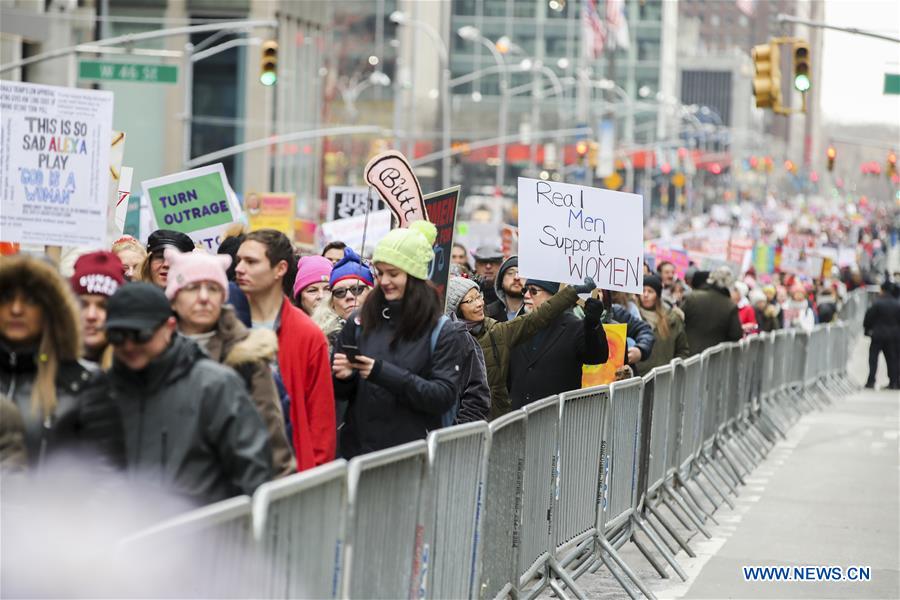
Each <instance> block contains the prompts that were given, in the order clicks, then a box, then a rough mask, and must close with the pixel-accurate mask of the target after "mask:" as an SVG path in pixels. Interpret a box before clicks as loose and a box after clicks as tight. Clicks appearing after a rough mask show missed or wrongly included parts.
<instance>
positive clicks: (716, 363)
mask: <svg viewBox="0 0 900 600" xmlns="http://www.w3.org/2000/svg"><path fill="white" fill-rule="evenodd" d="M701 356H702V357H703V358H704V363H705V368H704V369H703V371H704V374H705V378H704V379H705V383H706V387H705V390H704V392H703V395H702V398H703V430H702V433H701V436H702V439H703V444H704V445H707V444H711V443H712V441H713V438H714V437H715V435H716V432H717V431H718V430H719V423H720V422H721V419H720V414H719V405H720V402H721V398H722V396H723V395H724V390H725V386H726V385H727V377H728V364H727V362H726V357H725V344H719V345H717V346H713V347H712V348H707V349H706V350H704V351H703V353H702V354H701Z"/></svg>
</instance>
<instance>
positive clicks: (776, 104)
mask: <svg viewBox="0 0 900 600" xmlns="http://www.w3.org/2000/svg"><path fill="white" fill-rule="evenodd" d="M780 56H781V54H780V52H779V50H778V45H777V44H760V45H759V46H754V47H753V67H754V69H755V73H756V74H755V75H754V77H753V95H754V96H756V108H773V109H776V110H777V109H779V108H781V68H780V66H779V58H780Z"/></svg>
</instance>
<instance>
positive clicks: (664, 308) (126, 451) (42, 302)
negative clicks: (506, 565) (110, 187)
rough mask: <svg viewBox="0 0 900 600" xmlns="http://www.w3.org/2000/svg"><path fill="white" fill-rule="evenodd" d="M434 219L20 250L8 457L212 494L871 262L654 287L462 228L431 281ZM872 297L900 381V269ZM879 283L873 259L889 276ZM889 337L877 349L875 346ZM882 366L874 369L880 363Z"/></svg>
mask: <svg viewBox="0 0 900 600" xmlns="http://www.w3.org/2000/svg"><path fill="white" fill-rule="evenodd" d="M435 236H436V230H435V227H434V226H433V225H432V224H431V223H428V222H427V221H420V222H416V223H413V224H412V225H411V226H410V227H409V228H405V229H394V230H392V231H391V232H390V233H389V234H387V235H386V236H385V237H384V238H383V239H381V240H379V241H378V242H377V245H376V246H375V248H374V252H373V254H372V259H371V261H367V260H364V259H363V258H361V257H360V256H359V254H357V253H356V252H355V251H354V249H352V248H350V247H347V246H345V245H344V244H342V243H340V242H335V243H331V244H329V245H328V246H326V247H325V248H324V249H323V251H322V253H321V254H320V255H312V256H299V255H298V253H297V251H296V250H295V247H294V245H293V244H292V242H291V240H290V239H289V238H288V237H287V236H285V235H284V234H283V233H281V232H278V231H275V230H269V229H266V230H258V231H250V232H247V231H245V230H243V229H242V228H241V227H236V228H234V229H232V230H230V231H229V232H228V234H227V237H226V238H225V239H224V240H222V244H221V246H220V248H219V251H218V254H210V253H207V252H205V251H202V250H197V249H195V247H194V244H193V243H192V241H191V239H190V238H189V237H188V236H186V235H185V234H183V233H179V232H176V231H171V230H158V231H154V232H153V233H151V234H150V235H149V238H148V240H147V244H146V246H144V245H142V244H141V243H140V242H138V241H137V240H136V239H134V238H131V237H128V236H125V237H123V238H122V239H120V240H117V241H116V242H115V244H113V245H112V247H111V248H110V251H106V250H102V251H94V252H88V253H86V254H83V255H81V256H80V257H78V259H77V260H76V261H75V262H74V265H73V266H72V273H71V275H70V276H69V277H68V280H67V279H66V278H64V277H63V275H61V273H60V271H59V270H58V268H57V266H56V265H54V264H53V263H52V262H51V261H50V260H49V259H48V258H46V257H43V256H34V255H28V254H19V255H15V256H7V257H3V258H2V261H0V290H2V292H0V409H2V410H0V414H2V415H3V419H2V432H0V442H2V443H0V446H2V448H0V450H2V466H3V469H4V472H21V471H25V472H33V473H40V472H41V471H42V470H43V469H45V468H47V465H49V464H52V463H53V462H54V461H55V460H58V459H61V458H63V457H72V456H78V457H80V458H82V459H83V460H84V461H85V464H88V465H91V466H92V467H96V468H97V469H100V470H105V471H111V472H124V473H126V474H127V476H128V477H131V478H133V479H135V480H139V481H141V482H142V483H144V484H150V485H155V486H158V487H161V488H163V489H166V490H168V491H169V492H171V493H172V494H174V495H176V496H178V497H180V498H183V499H186V500H187V501H189V502H190V503H193V504H204V503H208V502H212V501H216V500H221V499H224V498H228V497H230V496H234V495H237V494H251V493H252V492H253V491H254V490H255V489H256V488H257V487H258V486H259V485H260V484H262V483H264V482H266V481H270V480H272V479H276V478H280V477H284V476H287V475H289V474H291V473H294V472H297V471H303V470H306V469H309V468H312V467H314V466H317V465H321V464H324V463H326V462H328V461H330V460H332V459H334V458H335V457H345V458H352V457H353V456H357V455H359V454H363V453H367V452H372V451H375V450H380V449H383V448H387V447H390V446H393V445H396V444H401V443H404V442H409V441H413V440H418V439H423V438H425V437H426V436H427V434H428V432H429V431H432V430H434V429H438V428H440V427H446V426H448V425H453V424H458V423H465V422H471V421H478V420H491V419H495V418H497V417H499V416H501V415H503V414H505V413H507V412H509V411H511V410H515V409H518V408H521V407H522V406H525V405H527V404H529V403H531V402H534V401H536V400H539V399H541V398H544V397H546V396H549V395H552V394H557V393H561V392H565V391H568V390H572V389H577V388H579V387H581V381H582V369H583V366H584V365H598V364H603V363H606V362H607V361H608V360H610V358H611V357H610V355H609V344H608V342H607V338H606V333H605V329H604V325H605V324H614V323H621V324H624V325H625V326H626V335H627V347H626V349H625V355H624V365H623V366H622V367H621V368H620V369H619V371H617V373H616V377H617V378H619V379H623V378H628V377H631V376H636V375H638V376H639V375H644V374H647V373H649V372H650V371H651V370H652V369H653V368H654V367H657V366H660V365H664V364H666V363H668V362H669V361H671V360H672V359H674V358H687V357H689V356H692V355H695V354H699V353H700V352H702V351H703V350H705V349H706V348H710V347H712V346H715V345H716V344H718V343H720V342H726V341H737V340H739V339H741V338H742V337H744V336H748V335H755V334H757V333H763V332H771V331H775V330H778V329H783V328H796V329H798V330H802V331H810V330H811V329H812V328H813V327H814V325H815V324H816V323H826V322H831V321H833V320H835V319H836V318H837V314H838V313H839V311H840V308H841V305H842V303H843V302H844V300H845V299H846V297H847V293H848V290H850V289H853V288H854V287H858V286H859V285H863V284H865V283H866V282H867V279H866V278H867V277H869V275H870V274H869V273H866V274H865V277H864V276H863V273H861V272H860V271H859V270H852V271H851V270H845V271H844V272H840V271H838V270H836V271H835V272H834V274H833V276H832V277H824V278H823V277H816V278H805V277H803V276H801V275H798V274H792V273H776V274H775V275H774V276H765V277H757V275H756V273H755V272H754V270H753V269H750V270H748V271H747V272H746V273H744V274H743V277H741V278H740V279H736V277H735V275H734V274H733V273H732V272H731V270H730V269H729V268H728V267H719V268H716V269H714V270H713V271H711V272H707V271H703V270H699V269H697V268H696V266H694V265H691V266H690V267H689V268H688V269H687V270H686V271H685V272H684V273H679V272H678V271H677V269H676V268H675V266H674V265H672V264H671V263H668V262H661V263H660V264H658V265H656V268H655V269H652V270H651V269H650V267H649V266H648V265H647V264H645V273H644V279H643V292H642V293H641V294H640V295H628V294H621V293H615V294H610V293H609V292H608V291H601V290H598V289H596V286H595V284H594V282H593V281H591V280H585V282H584V284H583V285H579V286H566V285H561V284H560V283H558V282H552V281H543V280H537V279H528V278H523V277H520V275H519V263H518V257H517V256H515V255H513V256H504V254H503V253H502V252H501V251H500V250H499V249H498V248H495V247H491V246H483V247H480V248H478V249H476V250H475V251H474V252H469V251H468V250H467V249H466V248H465V247H463V246H462V245H460V244H456V245H455V246H454V248H453V252H452V254H451V259H452V263H453V265H452V268H451V276H450V279H449V281H448V283H447V287H446V298H441V297H440V295H439V294H438V292H437V289H436V287H435V286H434V285H433V284H432V283H431V282H430V281H429V278H428V273H429V263H430V261H431V260H432V259H433V257H434V253H433V250H432V247H433V244H434V241H435ZM897 275H900V274H896V275H895V276H894V277H891V276H890V275H888V276H887V277H884V283H883V285H882V292H881V295H880V297H879V298H878V300H877V301H876V302H875V303H874V304H873V305H872V307H871V308H870V310H869V314H867V315H866V322H865V328H866V332H867V334H868V335H870V336H871V338H872V344H871V351H870V352H874V357H875V361H876V364H877V359H878V353H880V352H883V353H884V354H885V357H886V359H887V361H888V365H889V376H890V386H891V387H892V388H900V381H898V370H900V369H898V365H900V302H898V300H897V294H898V291H900V290H898V287H897V286H895V285H894V284H893V283H891V279H894V280H895V281H896V280H900V277H897ZM869 282H870V283H871V281H869ZM870 358H871V356H870ZM869 385H870V386H871V385H874V375H871V376H870V380H869Z"/></svg>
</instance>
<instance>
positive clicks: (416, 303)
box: [333, 221, 468, 458]
mask: <svg viewBox="0 0 900 600" xmlns="http://www.w3.org/2000/svg"><path fill="white" fill-rule="evenodd" d="M436 236H437V230H436V229H435V227H434V225H432V224H431V223H429V222H427V221H416V222H414V223H412V224H411V225H410V226H409V228H408V229H394V230H392V231H391V232H390V233H388V234H387V235H386V236H385V237H384V238H382V240H381V241H380V242H378V245H377V246H376V247H375V252H374V253H373V262H374V264H375V268H376V270H377V279H378V286H377V287H376V288H375V289H374V290H372V292H371V293H370V294H369V297H368V298H366V302H365V304H363V307H362V310H361V311H359V313H358V314H355V315H353V316H352V317H351V318H350V319H349V320H348V321H347V325H346V326H345V327H344V329H343V330H342V332H341V335H340V336H339V337H338V341H337V344H336V346H335V349H334V350H335V354H334V365H333V372H334V377H335V384H336V386H337V391H338V393H339V394H341V395H344V396H346V397H348V398H350V405H349V407H348V409H347V418H346V422H345V425H344V427H343V429H342V430H341V453H342V455H343V456H344V457H345V458H352V457H354V456H357V455H360V454H364V453H367V452H372V451H375V450H381V449H383V448H387V447H389V446H394V445H397V444H403V443H405V442H411V441H413V440H420V439H424V438H425V437H426V436H427V435H428V432H429V431H432V430H434V429H439V428H440V427H441V425H442V417H443V415H444V414H445V413H446V412H447V411H449V410H450V409H451V408H452V407H453V406H454V404H455V403H456V402H457V401H458V400H459V397H460V389H461V385H462V383H461V381H460V380H461V375H460V371H461V369H462V360H463V358H464V356H465V354H466V349H467V348H468V340H466V338H465V335H466V334H465V332H464V331H462V330H461V329H460V328H458V327H454V326H453V324H450V323H446V318H445V317H443V316H442V312H443V304H442V302H441V299H440V297H439V296H438V293H437V290H436V289H435V287H434V285H433V284H432V283H431V282H430V281H428V263H429V262H430V261H431V260H432V259H433V258H434V251H433V250H432V244H433V243H434V240H435V237H436Z"/></svg>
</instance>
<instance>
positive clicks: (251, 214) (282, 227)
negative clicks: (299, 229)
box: [244, 192, 295, 237]
mask: <svg viewBox="0 0 900 600" xmlns="http://www.w3.org/2000/svg"><path fill="white" fill-rule="evenodd" d="M294 202H295V197H294V194H275V193H263V194H260V193H257V192H250V193H249V194H247V195H246V196H245V197H244V211H245V212H246V213H247V223H248V224H249V225H250V230H251V231H254V230H257V229H276V230H278V231H280V232H281V233H284V234H285V235H287V236H289V237H290V236H293V235H294Z"/></svg>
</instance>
